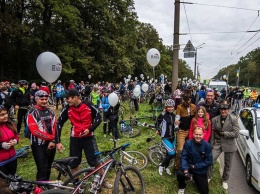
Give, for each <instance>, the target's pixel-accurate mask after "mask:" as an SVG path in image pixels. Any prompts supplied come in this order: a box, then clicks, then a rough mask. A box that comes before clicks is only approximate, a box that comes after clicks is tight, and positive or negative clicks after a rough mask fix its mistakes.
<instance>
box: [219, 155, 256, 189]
mask: <svg viewBox="0 0 260 194" xmlns="http://www.w3.org/2000/svg"><path fill="white" fill-rule="evenodd" d="M219 158H220V163H221V166H222V168H224V154H223V153H222V154H221V155H220V157H219ZM259 193H260V192H258V191H257V190H256V189H255V188H254V187H253V186H249V185H248V184H247V183H246V169H245V167H244V165H243V162H242V160H241V158H240V155H239V153H238V152H236V153H235V155H234V158H233V165H232V168H231V173H230V177H229V180H228V194H259Z"/></svg>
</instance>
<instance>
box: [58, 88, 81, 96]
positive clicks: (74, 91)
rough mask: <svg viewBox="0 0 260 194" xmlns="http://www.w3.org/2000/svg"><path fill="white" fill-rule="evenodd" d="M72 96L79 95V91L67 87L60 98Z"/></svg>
mask: <svg viewBox="0 0 260 194" xmlns="http://www.w3.org/2000/svg"><path fill="white" fill-rule="evenodd" d="M72 96H80V94H79V91H78V90H76V89H68V90H66V91H65V94H62V95H61V97H62V98H67V97H72Z"/></svg>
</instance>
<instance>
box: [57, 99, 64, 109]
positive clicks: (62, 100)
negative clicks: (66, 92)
mask: <svg viewBox="0 0 260 194" xmlns="http://www.w3.org/2000/svg"><path fill="white" fill-rule="evenodd" d="M59 101H61V105H62V108H63V106H64V99H63V98H62V97H60V98H59V97H56V109H58V107H59Z"/></svg>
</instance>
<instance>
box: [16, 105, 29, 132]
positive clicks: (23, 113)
mask: <svg viewBox="0 0 260 194" xmlns="http://www.w3.org/2000/svg"><path fill="white" fill-rule="evenodd" d="M27 111H28V110H27V109H18V113H17V132H18V133H20V131H21V128H22V122H24V123H25V116H26V113H27Z"/></svg>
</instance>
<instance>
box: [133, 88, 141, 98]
mask: <svg viewBox="0 0 260 194" xmlns="http://www.w3.org/2000/svg"><path fill="white" fill-rule="evenodd" d="M133 94H134V96H135V97H139V96H140V95H141V90H140V88H139V87H135V89H134V90H133Z"/></svg>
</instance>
